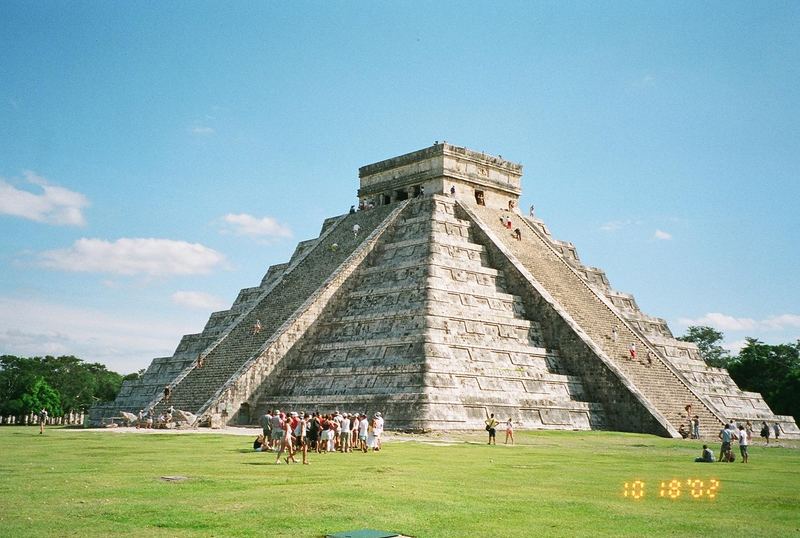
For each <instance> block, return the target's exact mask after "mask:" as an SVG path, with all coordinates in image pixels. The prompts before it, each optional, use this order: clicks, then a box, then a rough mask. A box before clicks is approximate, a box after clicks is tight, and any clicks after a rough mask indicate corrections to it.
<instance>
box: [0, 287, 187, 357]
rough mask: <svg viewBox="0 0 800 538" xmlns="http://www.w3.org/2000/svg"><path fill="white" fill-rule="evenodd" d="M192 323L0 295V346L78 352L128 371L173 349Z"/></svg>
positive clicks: (28, 351)
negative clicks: (141, 317)
mask: <svg viewBox="0 0 800 538" xmlns="http://www.w3.org/2000/svg"><path fill="white" fill-rule="evenodd" d="M196 330H197V327H191V326H190V325H188V324H186V325H182V324H176V323H174V322H173V321H171V320H165V319H159V318H157V317H154V316H148V317H147V318H146V319H144V320H141V321H137V320H132V319H131V318H130V317H128V316H126V315H118V314H117V313H114V312H106V311H100V310H94V309H86V308H75V307H72V306H66V305H61V304H56V303H52V302H42V301H28V300H21V299H15V298H8V297H0V349H2V350H3V352H5V353H11V354H14V355H21V356H37V355H38V356H41V355H60V354H69V355H76V356H78V357H79V358H81V359H83V360H85V361H87V362H102V363H104V364H106V365H108V366H109V368H111V369H112V370H115V371H121V372H123V373H128V372H132V371H136V370H137V369H139V368H144V367H146V366H147V365H148V364H149V363H150V360H151V359H153V358H154V357H163V356H165V355H171V354H172V351H173V350H174V349H175V346H177V344H178V342H179V341H180V337H181V335H183V334H188V333H191V332H194V331H196Z"/></svg>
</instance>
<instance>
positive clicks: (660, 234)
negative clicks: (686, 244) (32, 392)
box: [653, 230, 672, 241]
mask: <svg viewBox="0 0 800 538" xmlns="http://www.w3.org/2000/svg"><path fill="white" fill-rule="evenodd" d="M653 239H659V240H661V241H669V240H670V239H672V234H671V233H669V232H665V231H662V230H656V231H655V233H654V234H653Z"/></svg>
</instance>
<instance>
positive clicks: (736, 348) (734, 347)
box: [722, 340, 747, 355]
mask: <svg viewBox="0 0 800 538" xmlns="http://www.w3.org/2000/svg"><path fill="white" fill-rule="evenodd" d="M746 345H747V340H736V341H734V342H725V343H723V344H722V347H723V348H724V349H727V350H728V351H730V352H731V354H732V355H738V354H739V352H740V351H741V350H742V348H743V347H744V346H746Z"/></svg>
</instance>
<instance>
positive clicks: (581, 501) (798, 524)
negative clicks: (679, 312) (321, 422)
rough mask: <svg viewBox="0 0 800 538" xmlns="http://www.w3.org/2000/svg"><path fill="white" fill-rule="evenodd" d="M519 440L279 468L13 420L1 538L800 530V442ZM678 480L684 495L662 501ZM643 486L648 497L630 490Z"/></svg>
mask: <svg viewBox="0 0 800 538" xmlns="http://www.w3.org/2000/svg"><path fill="white" fill-rule="evenodd" d="M501 435H502V434H501ZM516 435H517V437H518V439H517V446H514V447H507V446H502V445H498V446H491V447H489V446H486V445H485V444H483V436H482V435H481V434H479V433H467V434H454V436H453V437H454V438H455V442H454V443H453V444H450V445H435V444H431V443H428V442H417V441H403V442H401V439H412V438H411V437H403V438H401V439H397V440H396V441H394V442H391V441H390V442H387V443H386V445H385V449H384V450H382V451H381V452H378V453H369V454H361V453H357V454H326V455H316V454H314V455H313V456H311V462H312V464H311V465H306V466H304V465H273V462H274V455H272V454H262V453H255V452H252V451H251V450H250V446H251V443H252V438H250V437H239V436H231V435H135V434H119V433H111V432H84V431H75V430H68V429H55V428H51V429H49V430H48V431H47V432H46V434H45V435H43V436H40V435H38V429H36V428H33V427H3V428H0V477H2V479H0V536H14V537H16V536H111V535H133V536H246V537H248V538H250V537H253V536H276V537H277V536H286V537H293V538H298V537H306V536H308V537H319V536H323V535H325V534H328V533H335V532H341V531H346V530H353V529H360V528H373V529H381V530H390V531H395V532H401V533H404V534H407V535H410V536H415V537H428V536H452V537H468V536H496V537H513V536H519V537H529V536H534V535H541V536H598V535H599V536H647V535H650V536H662V535H675V536H741V527H740V525H742V524H743V525H745V526H746V528H747V529H749V531H748V533H751V534H753V535H754V536H765V537H766V536H781V537H784V536H798V535H800V449H798V448H799V447H798V444H797V443H794V444H792V443H785V442H784V443H782V444H783V445H784V446H782V447H769V448H766V447H763V446H761V445H757V446H753V447H751V449H750V450H751V462H750V463H749V464H747V465H743V464H741V463H739V462H738V461H737V462H736V463H733V464H723V463H715V464H696V463H693V459H694V457H695V456H698V455H699V454H700V445H701V443H699V442H694V441H677V440H670V439H661V438H658V437H652V436H647V435H632V434H621V433H609V432H517V433H516ZM420 439H421V441H426V440H430V439H431V438H420ZM501 442H502V437H501ZM792 445H793V446H792ZM713 448H714V450H715V453H716V452H717V451H718V449H719V446H718V444H716V443H715V444H714V445H713ZM737 451H738V449H737ZM168 475H182V476H186V477H188V480H186V481H184V482H165V481H163V480H161V479H160V477H162V476H168ZM671 479H677V480H680V481H681V482H682V489H681V495H680V496H679V497H678V498H677V499H675V500H671V499H669V498H665V497H659V495H658V490H659V484H660V482H662V481H669V480H671ZM690 479H698V480H703V481H704V483H705V484H708V483H709V480H710V479H716V480H718V481H719V482H720V487H719V489H718V491H717V492H716V498H714V499H709V498H708V496H707V495H706V492H705V490H704V493H703V495H702V497H701V498H699V499H693V498H692V497H691V495H690V492H689V490H688V488H687V486H686V481H687V480H690ZM633 480H641V481H643V482H644V483H645V486H644V488H645V489H644V491H645V496H644V498H642V499H639V500H633V499H631V498H625V497H624V496H623V495H622V493H623V485H624V483H625V482H632V481H633ZM706 487H707V486H706ZM695 493H697V492H695Z"/></svg>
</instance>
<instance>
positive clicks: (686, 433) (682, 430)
mask: <svg viewBox="0 0 800 538" xmlns="http://www.w3.org/2000/svg"><path fill="white" fill-rule="evenodd" d="M678 433H679V434H681V437H683V438H684V439H686V438H687V437H689V430H687V429H686V426H684V425H683V424H681V426H680V428H678Z"/></svg>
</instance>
